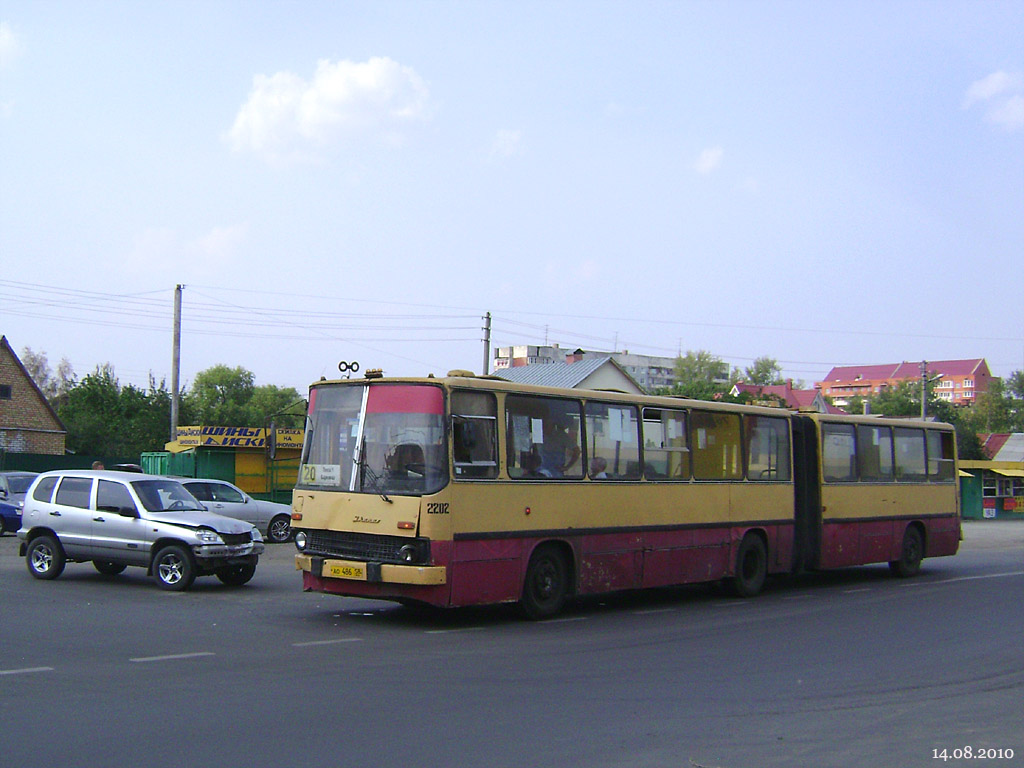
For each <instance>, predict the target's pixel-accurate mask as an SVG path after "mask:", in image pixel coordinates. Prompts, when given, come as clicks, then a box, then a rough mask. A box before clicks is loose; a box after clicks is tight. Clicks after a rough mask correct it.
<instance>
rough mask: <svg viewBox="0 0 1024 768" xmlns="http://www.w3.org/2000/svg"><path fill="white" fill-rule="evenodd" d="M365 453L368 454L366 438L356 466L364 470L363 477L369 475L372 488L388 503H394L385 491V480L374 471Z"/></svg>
mask: <svg viewBox="0 0 1024 768" xmlns="http://www.w3.org/2000/svg"><path fill="white" fill-rule="evenodd" d="M365 455H366V439H365V438H363V445H362V448H361V449H360V451H359V458H358V459H356V466H357V467H359V468H360V469H361V470H363V478H364V479H365V478H367V477H368V478H369V480H370V488H372V489H373V490H374V491H376V492H377V494H379V495H380V497H381V498H382V499H384V501H386V502H387V503H388V504H394V502H393V501H391V499H389V498H388V495H387V494H386V493H385V492H384V483H383V481H381V479H380V475H378V474H377V473H376V472H374V471H373V467H371V466H370V463H369V462H368V461H367V460H366V459H364V458H363V456H365Z"/></svg>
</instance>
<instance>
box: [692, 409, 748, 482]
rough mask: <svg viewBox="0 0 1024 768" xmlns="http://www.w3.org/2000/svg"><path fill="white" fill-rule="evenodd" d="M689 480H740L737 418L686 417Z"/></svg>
mask: <svg viewBox="0 0 1024 768" xmlns="http://www.w3.org/2000/svg"><path fill="white" fill-rule="evenodd" d="M690 432H691V438H692V439H691V445H690V448H691V450H692V451H693V476H694V477H695V478H697V479H698V480H740V479H742V477H743V465H742V458H741V457H742V451H741V450H740V416H739V414H737V413H715V412H713V411H693V412H691V414H690Z"/></svg>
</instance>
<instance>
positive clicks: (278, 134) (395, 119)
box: [225, 57, 429, 158]
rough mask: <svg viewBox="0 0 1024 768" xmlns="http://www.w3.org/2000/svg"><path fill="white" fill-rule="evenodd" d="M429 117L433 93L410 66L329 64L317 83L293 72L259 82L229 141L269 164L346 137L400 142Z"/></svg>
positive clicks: (323, 64)
mask: <svg viewBox="0 0 1024 768" xmlns="http://www.w3.org/2000/svg"><path fill="white" fill-rule="evenodd" d="M428 117H429V91H428V89H427V86H426V84H425V83H424V81H423V79H422V78H421V77H420V76H419V75H418V74H416V72H415V71H414V70H413V69H411V68H410V67H405V66H402V65H401V64H399V63H397V62H395V61H393V60H391V59H389V58H386V57H383V58H382V57H375V58H371V59H369V60H368V61H365V62H352V61H338V62H333V63H332V62H330V61H328V60H326V59H322V60H320V61H319V62H318V63H317V67H316V71H315V72H314V74H313V77H312V79H311V80H309V81H306V80H304V79H303V78H302V77H300V76H299V75H296V74H294V73H292V72H277V73H276V74H273V75H257V76H256V77H254V78H253V86H252V91H251V93H250V94H249V98H248V100H247V101H246V103H245V104H243V105H242V107H241V108H240V109H239V111H238V114H237V115H236V116H235V122H234V125H232V127H231V129H230V130H229V131H228V132H227V133H226V135H225V139H226V140H227V141H228V143H229V144H230V145H231V147H232V148H233V149H234V150H235V151H239V152H241V151H251V152H256V153H259V154H263V155H266V156H268V157H272V158H273V157H282V156H296V155H302V154H306V153H310V152H315V151H316V150H318V149H322V148H324V147H326V146H328V145H330V144H332V143H334V142H337V141H339V140H341V139H343V138H344V137H346V136H348V137H361V138H365V137H376V138H386V139H389V140H394V139H395V138H396V136H397V131H398V129H399V128H400V127H401V126H403V125H406V124H408V123H410V122H414V121H417V120H424V119H427V118H428Z"/></svg>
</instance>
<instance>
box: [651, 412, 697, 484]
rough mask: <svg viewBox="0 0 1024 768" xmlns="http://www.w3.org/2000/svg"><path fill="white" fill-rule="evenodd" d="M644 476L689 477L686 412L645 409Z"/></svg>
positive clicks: (658, 477)
mask: <svg viewBox="0 0 1024 768" xmlns="http://www.w3.org/2000/svg"><path fill="white" fill-rule="evenodd" d="M643 427H644V435H643V440H644V476H645V477H647V479H649V480H666V479H667V480H689V479H690V449H689V448H688V447H687V445H686V412H685V411H665V410H661V409H658V408H644V424H643Z"/></svg>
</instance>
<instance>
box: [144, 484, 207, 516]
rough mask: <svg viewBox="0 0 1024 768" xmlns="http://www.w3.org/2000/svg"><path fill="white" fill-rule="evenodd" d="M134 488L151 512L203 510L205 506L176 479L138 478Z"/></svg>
mask: <svg viewBox="0 0 1024 768" xmlns="http://www.w3.org/2000/svg"><path fill="white" fill-rule="evenodd" d="M132 488H134V489H135V493H137V494H138V495H139V499H140V500H141V501H142V506H144V507H145V508H146V509H148V510H149V511H150V512H171V511H173V512H179V511H193V512H197V511H202V510H204V509H205V507H204V506H203V505H202V504H200V503H199V502H198V501H197V500H196V498H195V496H193V495H192V494H191V493H189V492H188V491H186V490H185V486H183V485H182V484H181V483H179V482H177V481H176V480H136V481H135V482H133V483H132Z"/></svg>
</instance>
